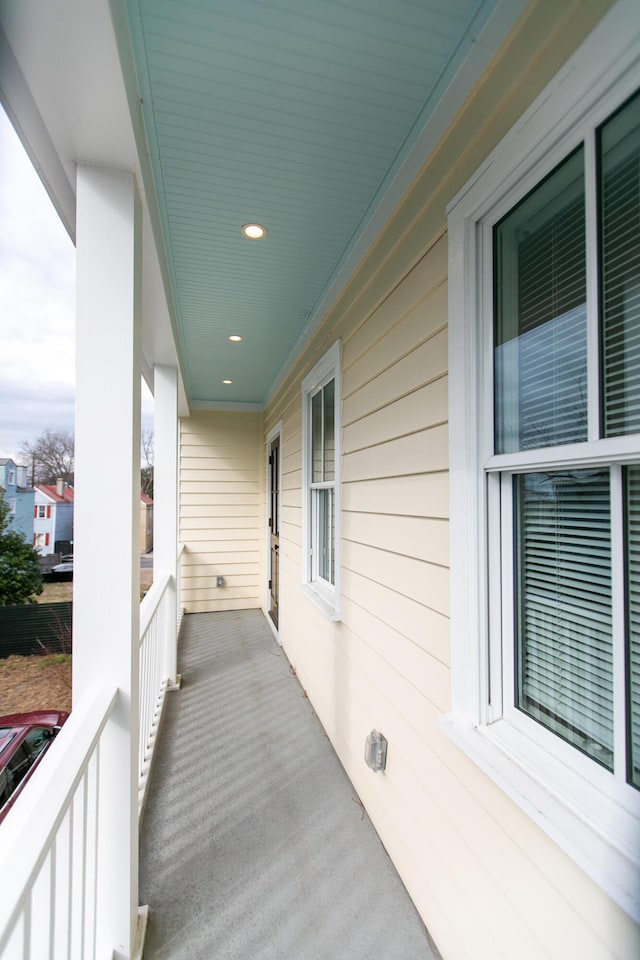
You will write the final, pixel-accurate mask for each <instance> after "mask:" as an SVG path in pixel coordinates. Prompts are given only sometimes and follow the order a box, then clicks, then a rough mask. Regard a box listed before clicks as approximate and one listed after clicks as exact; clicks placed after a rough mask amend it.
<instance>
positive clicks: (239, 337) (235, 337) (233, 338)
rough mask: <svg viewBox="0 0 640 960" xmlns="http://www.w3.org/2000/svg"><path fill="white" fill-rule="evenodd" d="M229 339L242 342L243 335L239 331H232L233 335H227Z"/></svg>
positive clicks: (232, 341) (233, 341)
mask: <svg viewBox="0 0 640 960" xmlns="http://www.w3.org/2000/svg"><path fill="white" fill-rule="evenodd" d="M227 340H231V343H240V341H241V340H242V337H241V336H240V334H239V333H232V334H231V336H229V337H227Z"/></svg>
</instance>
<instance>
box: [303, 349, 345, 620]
mask: <svg viewBox="0 0 640 960" xmlns="http://www.w3.org/2000/svg"><path fill="white" fill-rule="evenodd" d="M302 402H303V458H304V476H303V486H304V497H305V504H304V527H305V547H304V554H305V556H304V583H305V584H306V586H307V588H308V590H309V595H310V596H311V599H313V600H314V602H316V603H317V604H318V605H319V606H320V607H321V608H322V609H323V610H324V611H325V612H326V613H328V614H329V615H330V616H332V617H335V618H337V617H338V597H339V589H338V582H337V581H338V575H339V535H338V518H339V493H340V484H339V465H340V460H339V437H340V415H339V414H340V344H339V343H336V344H334V346H333V347H332V348H331V349H330V350H329V351H328V352H327V353H326V354H325V356H324V357H323V358H322V360H320V362H319V363H318V364H316V366H315V367H314V368H313V370H312V371H311V373H309V375H308V376H307V377H305V379H304V381H303V384H302Z"/></svg>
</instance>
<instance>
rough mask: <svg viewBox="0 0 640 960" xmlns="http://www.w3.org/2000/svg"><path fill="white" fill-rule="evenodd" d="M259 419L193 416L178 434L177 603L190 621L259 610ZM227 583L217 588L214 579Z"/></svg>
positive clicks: (254, 415) (238, 415)
mask: <svg viewBox="0 0 640 960" xmlns="http://www.w3.org/2000/svg"><path fill="white" fill-rule="evenodd" d="M261 441H262V415H261V414H257V413H230V412H218V411H215V412H214V411H211V412H209V411H207V412H206V413H205V412H197V413H194V415H193V416H192V417H190V418H189V419H185V420H183V421H182V423H181V430H180V542H181V543H183V544H184V546H185V550H184V553H183V555H182V568H181V569H182V599H183V603H184V608H185V610H186V611H187V613H203V612H207V611H210V610H239V609H244V608H247V607H257V606H259V605H260V590H261V584H262V582H263V574H264V571H263V568H262V565H261V556H260V533H261V519H262V518H263V516H264V508H263V493H262V487H261V478H260V470H261V467H260V463H259V457H260V450H261ZM217 576H222V577H224V580H225V584H224V586H223V587H216V577H217Z"/></svg>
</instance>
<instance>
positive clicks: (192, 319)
mask: <svg viewBox="0 0 640 960" xmlns="http://www.w3.org/2000/svg"><path fill="white" fill-rule="evenodd" d="M494 6H495V0H345V2H338V0H273V2H268V3H267V2H263V0H191V2H185V0H129V2H128V16H129V21H130V31H131V36H132V38H133V49H134V58H135V64H136V73H137V79H138V86H139V94H140V100H141V101H142V111H143V118H144V123H145V128H146V133H147V139H148V144H149V151H150V155H151V166H152V170H153V176H154V181H155V189H156V193H157V200H158V208H159V211H160V220H161V223H162V227H163V231H164V244H165V250H166V255H167V260H168V271H169V276H170V278H171V284H172V287H173V299H174V306H175V311H176V326H177V330H178V334H179V338H180V344H179V347H180V350H181V353H182V360H183V368H184V369H183V373H184V377H185V386H186V389H187V395H188V397H189V399H190V400H191V401H203V400H204V401H235V402H251V403H262V402H263V400H264V398H265V396H266V394H267V393H268V390H269V388H270V387H271V386H272V384H273V381H274V378H275V377H276V375H277V373H278V371H279V370H280V369H281V367H282V364H283V362H284V361H285V360H286V358H287V356H288V355H289V353H290V352H291V350H292V348H293V346H294V344H295V342H296V339H297V338H298V336H299V335H300V333H301V331H302V330H303V329H304V327H305V325H306V324H307V323H308V322H309V321H310V318H312V317H313V311H314V306H315V305H316V304H317V303H318V301H319V299H320V298H321V296H322V294H323V292H325V291H326V290H327V289H328V286H329V284H330V282H331V279H332V277H333V276H334V274H335V273H336V271H337V269H338V267H339V266H340V264H341V261H342V260H343V258H344V256H345V254H346V253H347V251H348V250H349V248H350V245H352V244H353V242H354V241H355V240H356V239H357V237H358V236H359V234H360V233H361V232H362V230H363V229H364V228H365V226H366V223H367V221H368V218H369V216H370V215H371V213H372V211H373V210H374V209H375V207H376V205H377V203H378V201H379V199H380V197H381V195H382V194H383V192H384V190H385V189H386V187H387V185H388V183H389V182H390V180H391V178H392V177H393V175H394V173H395V172H396V171H397V169H398V167H399V165H400V164H401V162H402V159H403V158H404V156H405V155H406V152H407V151H408V149H409V148H410V147H411V145H412V144H413V143H414V141H415V139H416V137H417V135H418V134H419V132H420V130H421V129H422V127H423V125H424V123H425V121H426V120H427V119H428V116H429V115H430V113H431V111H432V110H433V108H434V107H435V105H436V104H437V101H438V98H439V96H440V94H441V92H442V90H443V89H444V87H445V86H446V83H447V82H448V80H449V79H450V77H451V76H452V74H453V72H454V71H455V69H456V68H457V67H458V66H459V64H460V62H461V61H462V59H463V58H464V56H465V54H466V52H467V51H468V49H469V47H470V45H471V44H472V43H473V41H474V39H475V36H476V35H477V33H478V31H479V30H480V28H481V27H482V26H483V24H484V23H485V21H486V19H487V17H488V15H489V14H490V12H491V10H492V9H493V7H494ZM255 221H257V222H259V223H262V224H264V225H265V226H266V228H267V235H266V237H265V239H263V240H261V241H248V240H245V239H244V238H243V237H242V235H241V233H240V228H241V226H242V225H243V224H244V223H247V222H255ZM235 333H237V334H240V335H241V336H242V337H243V338H244V340H243V342H242V343H240V344H231V343H229V342H228V340H227V336H228V335H229V334H235ZM224 379H230V380H232V381H233V383H232V384H231V385H230V386H225V385H223V383H222V381H223V380H224Z"/></svg>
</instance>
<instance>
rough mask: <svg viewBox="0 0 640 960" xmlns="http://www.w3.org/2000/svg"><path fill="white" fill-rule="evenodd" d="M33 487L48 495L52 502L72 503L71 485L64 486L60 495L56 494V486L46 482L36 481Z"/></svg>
mask: <svg viewBox="0 0 640 960" xmlns="http://www.w3.org/2000/svg"><path fill="white" fill-rule="evenodd" d="M35 489H36V490H39V491H40V493H44V495H45V496H46V497H50V498H51V499H52V500H53V502H54V503H73V487H65V488H64V491H63V494H62V496H61V497H60V496H58V493H57V492H56V488H55V487H53V486H51V485H50V484H48V483H36V485H35Z"/></svg>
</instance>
